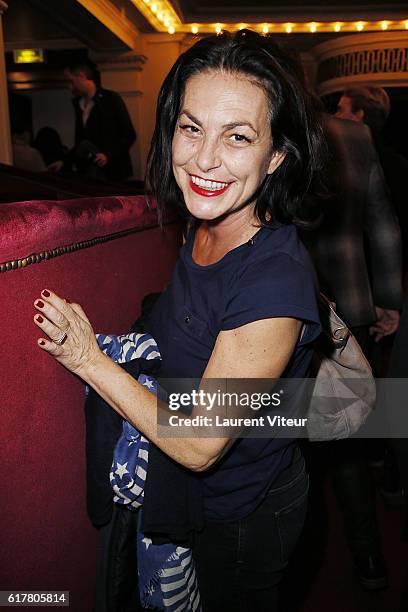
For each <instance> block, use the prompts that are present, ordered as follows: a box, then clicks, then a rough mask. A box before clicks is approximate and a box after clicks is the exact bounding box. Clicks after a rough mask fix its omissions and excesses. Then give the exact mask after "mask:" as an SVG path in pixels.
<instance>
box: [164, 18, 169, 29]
mask: <svg viewBox="0 0 408 612" xmlns="http://www.w3.org/2000/svg"><path fill="white" fill-rule="evenodd" d="M163 23H164V25H165V26H166V28H167V27H168V26H169V25H170V19H165V20H164V21H163Z"/></svg>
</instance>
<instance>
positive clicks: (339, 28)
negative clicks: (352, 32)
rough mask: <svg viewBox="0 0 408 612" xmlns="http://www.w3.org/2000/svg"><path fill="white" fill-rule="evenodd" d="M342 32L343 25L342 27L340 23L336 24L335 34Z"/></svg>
mask: <svg viewBox="0 0 408 612" xmlns="http://www.w3.org/2000/svg"><path fill="white" fill-rule="evenodd" d="M340 30H341V25H340V24H339V23H336V24H335V25H334V31H335V32H340Z"/></svg>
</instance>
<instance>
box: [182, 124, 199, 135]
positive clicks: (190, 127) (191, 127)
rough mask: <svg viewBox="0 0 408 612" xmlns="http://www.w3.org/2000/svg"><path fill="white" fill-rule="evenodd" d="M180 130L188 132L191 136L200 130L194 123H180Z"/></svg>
mask: <svg viewBox="0 0 408 612" xmlns="http://www.w3.org/2000/svg"><path fill="white" fill-rule="evenodd" d="M179 127H180V130H182V131H183V132H184V133H185V134H190V135H191V136H195V135H196V134H199V133H200V130H199V128H198V127H196V126H195V125H190V124H185V125H180V126H179Z"/></svg>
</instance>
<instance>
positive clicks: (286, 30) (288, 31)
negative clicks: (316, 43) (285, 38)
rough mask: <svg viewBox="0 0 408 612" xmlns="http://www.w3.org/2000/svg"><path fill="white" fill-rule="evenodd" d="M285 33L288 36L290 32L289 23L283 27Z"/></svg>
mask: <svg viewBox="0 0 408 612" xmlns="http://www.w3.org/2000/svg"><path fill="white" fill-rule="evenodd" d="M285 32H286V33H287V34H290V33H291V32H292V26H291V25H290V23H287V24H286V26H285Z"/></svg>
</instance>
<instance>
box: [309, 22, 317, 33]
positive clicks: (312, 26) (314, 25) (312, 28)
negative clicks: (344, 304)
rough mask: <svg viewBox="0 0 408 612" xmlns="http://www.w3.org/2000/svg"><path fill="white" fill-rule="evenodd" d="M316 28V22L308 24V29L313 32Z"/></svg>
mask: <svg viewBox="0 0 408 612" xmlns="http://www.w3.org/2000/svg"><path fill="white" fill-rule="evenodd" d="M316 30H317V26H316V24H315V23H311V24H310V31H311V32H313V33H314V32H316Z"/></svg>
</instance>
